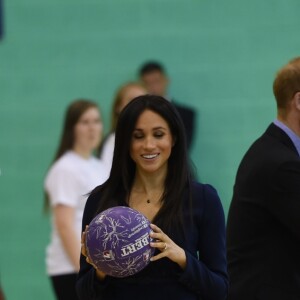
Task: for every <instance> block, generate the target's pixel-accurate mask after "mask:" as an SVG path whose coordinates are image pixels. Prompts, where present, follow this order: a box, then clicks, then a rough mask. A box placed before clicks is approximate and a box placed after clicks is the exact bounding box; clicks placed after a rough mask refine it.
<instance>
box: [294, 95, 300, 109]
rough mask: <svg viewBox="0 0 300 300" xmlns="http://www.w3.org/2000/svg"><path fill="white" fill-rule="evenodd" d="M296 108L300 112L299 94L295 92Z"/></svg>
mask: <svg viewBox="0 0 300 300" xmlns="http://www.w3.org/2000/svg"><path fill="white" fill-rule="evenodd" d="M294 98H295V104H296V108H297V109H298V110H300V92H297V93H296V94H295V96H294Z"/></svg>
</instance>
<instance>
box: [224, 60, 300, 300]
mask: <svg viewBox="0 0 300 300" xmlns="http://www.w3.org/2000/svg"><path fill="white" fill-rule="evenodd" d="M273 91H274V95H275V98H276V102H277V111H278V113H277V119H276V120H275V121H274V122H273V123H272V124H271V125H270V126H269V127H268V128H267V130H266V132H265V133H264V134H263V135H262V136H261V137H260V138H259V139H258V140H257V141H256V142H254V144H253V145H252V146H251V147H250V149H249V150H248V151H247V153H246V154H245V156H244V158H243V159H242V162H241V164H240V166H239V169H238V172H237V176H236V182H235V186H234V194H233V199H232V202H231V205H230V209H229V215H228V222H227V249H228V271H229V277H230V288H229V297H228V300H254V299H255V300H260V299H261V300H262V299H263V300H299V299H300V57H299V58H295V59H293V60H291V61H290V62H289V63H288V64H287V65H285V66H284V67H283V68H282V69H281V70H280V71H279V72H278V73H277V75H276V78H275V80H274V83H273Z"/></svg>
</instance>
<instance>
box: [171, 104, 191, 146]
mask: <svg viewBox="0 0 300 300" xmlns="http://www.w3.org/2000/svg"><path fill="white" fill-rule="evenodd" d="M171 103H173V105H174V106H175V108H176V109H177V111H178V113H179V115H180V117H181V119H182V122H183V125H184V129H185V135H186V142H187V148H188V149H190V148H191V146H192V142H193V138H194V136H195V130H196V129H195V127H196V125H195V119H196V113H195V111H194V110H193V109H192V108H190V107H188V106H185V105H182V104H178V103H177V102H176V101H175V102H173V101H172V102H171Z"/></svg>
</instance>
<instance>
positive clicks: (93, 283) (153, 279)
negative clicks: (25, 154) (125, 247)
mask: <svg viewBox="0 0 300 300" xmlns="http://www.w3.org/2000/svg"><path fill="white" fill-rule="evenodd" d="M113 206H129V207H131V208H134V209H136V210H138V211H140V212H141V213H143V214H144V215H145V216H146V217H147V218H148V219H149V220H150V221H151V222H152V224H151V228H152V230H153V233H151V237H152V238H153V239H154V240H155V242H153V243H151V246H152V247H154V248H155V251H156V252H155V254H154V256H153V257H152V259H151V262H150V264H149V265H148V266H147V267H146V268H145V269H143V270H142V271H140V272H139V273H137V274H135V275H132V276H130V277H126V278H121V279H120V278H114V277H111V276H108V275H106V274H105V273H103V272H102V271H101V270H99V269H95V268H94V266H93V265H92V264H91V262H90V261H89V259H88V258H87V257H86V249H85V246H84V241H85V228H86V226H87V225H88V224H89V223H90V221H91V220H92V219H93V217H94V216H95V215H96V214H98V213H99V212H101V211H103V210H105V209H107V208H109V207H113ZM154 224H155V225H154ZM82 231H83V234H82V255H81V259H80V272H79V277H78V281H77V292H78V295H79V298H80V299H82V300H89V299H105V300H106V299H114V300H119V299H120V300H121V299H122V300H127V299H141V300H142V299H143V300H144V299H156V300H160V299H163V300H166V299H172V300H177V299H178V300H179V299H180V300H192V299H193V300H196V299H203V300H206V299H207V300H208V299H214V300H218V299H225V298H226V294H227V287H228V278H227V270H226V269H227V266H226V255H225V221H224V213H223V208H222V205H221V202H220V200H219V197H218V195H217V192H216V191H215V189H214V188H213V187H211V186H210V185H205V184H201V183H198V182H195V181H194V180H193V179H192V178H191V175H190V168H189V164H188V158H187V150H186V141H185V135H184V127H183V124H182V121H181V119H180V117H179V115H178V113H177V111H176V110H175V109H174V107H173V106H172V104H171V103H169V102H168V101H167V100H165V99H164V98H162V97H160V96H151V95H145V96H140V97H137V98H135V99H134V100H132V101H131V102H130V103H129V104H128V105H127V106H126V107H125V108H124V110H123V111H122V112H121V114H120V117H119V120H118V124H117V128H116V137H115V149H114V156H113V163H112V168H111V173H110V176H109V178H108V180H107V181H106V182H105V183H104V184H102V185H100V186H99V187H97V188H96V189H95V190H94V191H93V192H92V193H91V195H90V196H89V198H88V200H87V204H86V207H85V211H84V216H83V223H82Z"/></svg>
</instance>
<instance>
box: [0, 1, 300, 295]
mask: <svg viewBox="0 0 300 300" xmlns="http://www.w3.org/2000/svg"><path fill="white" fill-rule="evenodd" d="M4 2H5V3H4V5H5V36H4V39H3V40H2V41H0V137H1V139H0V171H1V175H0V201H1V202H0V220H1V226H0V236H1V242H0V280H1V283H2V285H3V287H4V290H5V292H6V294H7V298H8V299H9V300H10V299H12V300H13V299H24V300H26V299H28V300H29V299H30V300H31V299H45V300H47V299H49V300H50V299H53V295H52V291H51V289H50V284H49V281H48V279H47V277H46V275H45V266H44V253H45V247H46V245H47V243H48V239H49V224H48V221H49V220H48V218H47V217H44V216H43V215H42V206H43V179H44V175H45V172H46V170H47V168H48V166H49V163H50V161H51V160H52V158H53V155H54V151H55V148H56V146H57V143H58V138H59V135H60V129H61V126H62V118H63V114H64V110H65V108H66V106H67V104H68V103H69V102H70V101H71V100H73V99H76V98H79V97H86V98H90V99H93V100H95V101H97V102H98V103H99V105H100V106H101V109H102V113H103V118H104V121H105V130H106V132H107V131H108V130H109V121H110V119H109V118H110V116H109V114H110V105H111V101H112V97H113V95H114V93H115V90H116V88H117V87H118V86H119V85H120V84H122V83H124V82H126V81H128V80H133V79H135V78H136V74H137V69H138V67H139V65H140V64H141V63H142V62H144V61H145V60H147V59H158V60H161V61H162V62H163V63H164V64H165V66H166V69H167V71H168V73H169V75H170V78H171V86H170V94H171V95H172V96H174V97H175V98H176V99H177V100H178V102H182V103H189V104H190V105H192V106H194V108H195V110H196V111H197V113H198V119H197V135H196V140H195V143H194V145H193V149H192V159H193V161H194V163H195V165H196V166H197V168H198V174H199V178H200V179H201V180H202V181H203V182H208V183H211V184H212V185H214V186H215V187H216V188H217V190H218V191H219V194H220V197H221V199H222V203H223V205H224V209H225V213H226V214H227V211H228V207H229V204H230V200H231V196H232V188H233V183H234V177H235V174H236V170H237V167H238V164H239V162H240V160H241V158H242V156H243V155H244V153H245V151H246V150H247V148H248V147H249V145H250V144H251V143H252V142H253V141H254V139H256V138H257V137H258V136H259V135H260V134H262V132H263V131H264V130H265V128H266V126H267V125H268V124H269V123H270V122H271V121H272V120H273V119H274V118H275V116H276V110H275V102H274V99H273V95H272V81H273V78H274V74H275V72H276V70H277V69H278V68H279V67H281V66H282V65H283V64H284V63H286V62H287V61H288V60H289V59H290V58H292V57H294V56H297V55H299V50H300V39H299V27H300V21H299V16H298V14H299V8H300V3H299V1H298V0H285V1H282V0H275V1H271V2H266V1H259V0H253V1H238V0H232V1H216V0H213V1H200V0H185V1H183V0H142V1H138V0H114V1H111V0H85V1H82V0H64V1H61V0H52V1H49V0H27V1H23V0H9V1H4Z"/></svg>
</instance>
